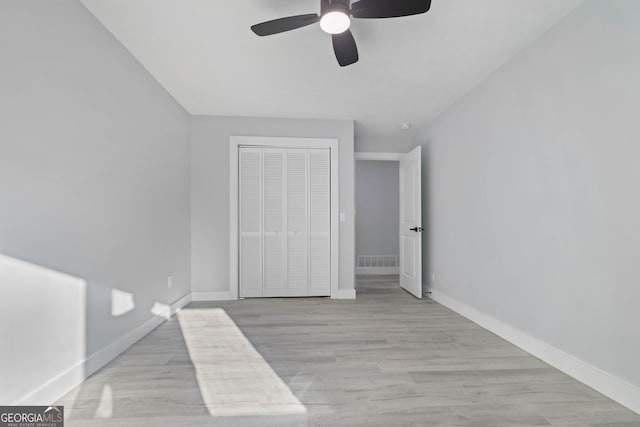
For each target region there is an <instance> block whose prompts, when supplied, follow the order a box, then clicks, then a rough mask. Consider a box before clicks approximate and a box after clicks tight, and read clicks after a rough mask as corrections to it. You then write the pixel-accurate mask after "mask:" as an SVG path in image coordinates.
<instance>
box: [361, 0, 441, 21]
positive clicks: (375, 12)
mask: <svg viewBox="0 0 640 427" xmlns="http://www.w3.org/2000/svg"><path fill="white" fill-rule="evenodd" d="M430 7H431V0H360V1H357V2H355V3H353V4H352V5H351V14H352V15H353V17H354V18H397V17H400V16H410V15H418V14H420V13H425V12H427V11H428V10H429V8H430Z"/></svg>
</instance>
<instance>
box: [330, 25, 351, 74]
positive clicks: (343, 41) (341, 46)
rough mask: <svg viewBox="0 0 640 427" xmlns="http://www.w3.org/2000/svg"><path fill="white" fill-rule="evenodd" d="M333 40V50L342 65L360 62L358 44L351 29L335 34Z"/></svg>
mask: <svg viewBox="0 0 640 427" xmlns="http://www.w3.org/2000/svg"><path fill="white" fill-rule="evenodd" d="M331 40H332V41H333V51H334V52H335V54H336V59H337V60H338V64H340V66H341V67H346V66H347V65H351V64H354V63H356V62H358V46H356V40H355V39H354V38H353V34H351V31H349V30H347V31H345V32H344V33H340V34H333V35H332V36H331Z"/></svg>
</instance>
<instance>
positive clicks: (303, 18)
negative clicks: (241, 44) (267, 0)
mask: <svg viewBox="0 0 640 427" xmlns="http://www.w3.org/2000/svg"><path fill="white" fill-rule="evenodd" d="M318 21H320V15H318V14H316V13H310V14H307V15H296V16H288V17H286V18H280V19H274V20H273V21H267V22H262V23H260V24H256V25H253V26H252V27H251V30H253V32H254V33H256V34H257V35H259V36H270V35H271V34H278V33H284V32H285V31H290V30H295V29H296V28H302V27H306V26H307V25H311V24H315V23H316V22H318Z"/></svg>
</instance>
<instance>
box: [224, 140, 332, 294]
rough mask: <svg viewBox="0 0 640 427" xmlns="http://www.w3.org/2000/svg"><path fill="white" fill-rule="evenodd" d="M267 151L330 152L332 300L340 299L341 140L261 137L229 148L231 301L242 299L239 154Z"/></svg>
mask: <svg viewBox="0 0 640 427" xmlns="http://www.w3.org/2000/svg"><path fill="white" fill-rule="evenodd" d="M241 146H243V147H245V146H246V147H266V148H303V149H312V148H328V149H329V155H330V162H331V164H330V179H331V183H330V185H331V187H330V188H331V207H330V227H331V231H330V248H331V274H330V277H331V287H330V290H331V297H332V298H334V297H337V295H338V293H339V291H338V289H339V288H338V286H339V285H338V272H339V253H338V250H339V247H338V242H339V229H338V227H339V219H340V207H339V206H338V200H339V198H338V194H339V193H338V192H339V186H338V182H339V181H338V179H339V175H338V170H339V167H338V166H339V165H338V140H337V139H330V138H291V137H262V136H232V137H231V138H230V147H229V279H230V290H231V295H230V296H231V298H232V299H238V298H239V295H240V274H239V262H240V254H239V250H240V245H239V236H240V230H239V226H240V221H239V218H238V214H239V175H238V174H239V168H238V162H239V150H240V147H241Z"/></svg>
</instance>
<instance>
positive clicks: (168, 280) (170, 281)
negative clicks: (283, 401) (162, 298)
mask: <svg viewBox="0 0 640 427" xmlns="http://www.w3.org/2000/svg"><path fill="white" fill-rule="evenodd" d="M172 286H173V276H167V288H171V287H172Z"/></svg>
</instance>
